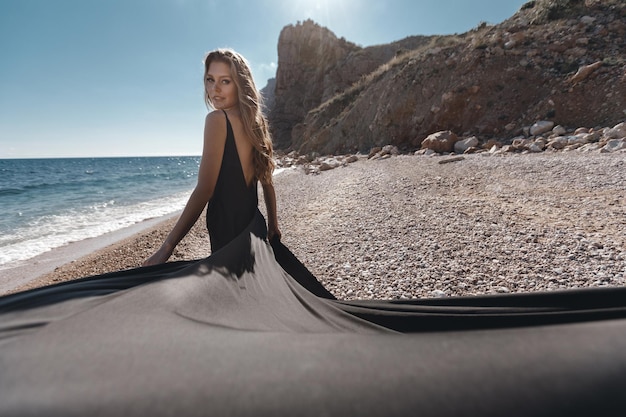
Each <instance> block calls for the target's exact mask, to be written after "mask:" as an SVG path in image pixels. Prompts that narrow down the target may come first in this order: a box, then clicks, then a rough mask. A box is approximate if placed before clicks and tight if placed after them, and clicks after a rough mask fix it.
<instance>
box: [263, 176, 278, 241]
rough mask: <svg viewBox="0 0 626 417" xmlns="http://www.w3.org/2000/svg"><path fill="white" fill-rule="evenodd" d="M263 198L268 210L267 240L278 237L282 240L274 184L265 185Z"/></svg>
mask: <svg viewBox="0 0 626 417" xmlns="http://www.w3.org/2000/svg"><path fill="white" fill-rule="evenodd" d="M263 197H264V198H265V207H266V208H267V238H268V239H270V240H271V239H272V238H274V237H277V238H278V239H280V237H281V233H280V229H279V228H278V214H277V209H276V191H275V190H274V184H273V183H271V182H270V183H269V184H263Z"/></svg>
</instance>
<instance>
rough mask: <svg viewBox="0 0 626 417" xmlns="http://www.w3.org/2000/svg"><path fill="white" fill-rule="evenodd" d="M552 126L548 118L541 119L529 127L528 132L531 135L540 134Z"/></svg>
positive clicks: (552, 123)
mask: <svg viewBox="0 0 626 417" xmlns="http://www.w3.org/2000/svg"><path fill="white" fill-rule="evenodd" d="M553 127H554V122H551V121H549V120H541V121H539V122H537V123H535V124H534V125H532V126H531V127H530V134H531V135H532V136H537V135H541V134H542V133H546V132H549V131H550V130H552V128H553Z"/></svg>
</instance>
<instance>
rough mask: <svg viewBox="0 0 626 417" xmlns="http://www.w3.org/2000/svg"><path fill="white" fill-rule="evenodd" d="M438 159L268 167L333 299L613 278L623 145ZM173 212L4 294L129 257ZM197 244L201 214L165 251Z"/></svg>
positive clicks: (122, 263)
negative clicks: (310, 171) (603, 150)
mask: <svg viewBox="0 0 626 417" xmlns="http://www.w3.org/2000/svg"><path fill="white" fill-rule="evenodd" d="M445 158H446V157H427V156H396V157H391V158H388V159H382V160H367V159H366V158H364V157H362V158H360V159H359V161H357V162H354V163H351V164H348V165H347V166H345V167H341V168H336V169H334V170H331V171H324V172H322V173H320V174H318V175H307V174H305V173H304V171H303V170H302V169H300V168H295V169H290V170H287V171H284V172H282V173H280V174H279V175H277V176H276V190H277V193H278V205H279V222H280V227H281V230H282V233H283V242H284V243H285V244H286V245H287V246H288V247H289V248H290V249H291V250H292V251H293V252H294V254H295V255H296V256H297V257H298V258H299V259H300V260H301V261H303V263H304V264H305V265H307V266H308V267H309V268H310V269H311V271H312V272H313V273H314V274H315V275H316V276H317V277H318V278H319V279H320V280H321V281H322V282H323V284H324V285H325V286H326V287H327V288H329V289H330V290H331V291H332V292H333V293H334V294H335V295H336V296H337V297H338V298H345V299H356V298H362V299H368V298H381V299H387V298H415V297H445V296H458V295H473V294H488V293H508V292H534V291H543V290H555V289H564V288H578V287H591V286H606V285H610V286H621V285H624V284H626V153H623V152H622V153H616V154H599V153H593V154H592V153H585V154H582V153H578V152H566V153H542V154H525V155H520V154H510V155H503V156H485V155H484V154H478V155H468V156H465V157H464V159H462V160H459V161H456V162H451V163H446V164H442V163H440V162H442V161H444V160H445ZM260 201H263V200H262V197H261V199H260ZM262 211H264V210H262ZM174 221H175V219H169V220H167V221H164V222H161V223H159V224H157V225H156V226H152V227H150V228H149V229H146V230H143V231H141V232H139V233H137V234H135V235H133V236H131V237H128V238H126V239H124V240H122V241H119V242H116V243H114V244H111V245H109V246H107V247H105V248H103V249H100V250H97V251H95V252H93V253H90V254H89V255H86V256H83V257H80V258H79V259H76V260H74V261H72V262H68V263H65V264H64V265H60V266H58V267H57V268H56V269H55V270H54V271H52V272H50V273H46V274H44V275H43V276H37V275H36V274H34V273H33V276H32V277H26V278H27V279H26V280H27V281H29V282H27V283H25V284H20V285H19V286H17V288H14V289H13V290H11V291H10V292H16V291H23V290H26V289H30V288H35V287H40V286H45V285H49V284H54V283H57V282H61V281H66V280H71V279H75V278H78V277H83V276H89V275H97V274H101V273H105V272H110V271H116V270H120V269H128V268H134V267H137V266H139V265H140V264H141V262H142V261H143V260H144V259H145V258H146V257H147V256H149V254H151V253H152V251H154V250H155V249H156V248H157V247H158V246H159V245H160V243H161V242H162V240H163V239H164V238H165V236H166V235H167V233H168V232H169V230H170V229H171V228H172V226H173V224H174ZM209 253H210V250H209V243H208V236H207V233H206V230H205V226H204V217H202V218H201V219H200V220H199V221H198V223H197V224H196V225H195V227H194V228H193V229H192V231H191V232H190V234H189V235H188V236H187V237H186V238H185V239H184V240H183V241H182V242H181V244H180V245H179V246H178V248H177V249H176V251H175V253H174V255H173V257H172V258H171V260H182V259H198V258H202V257H205V256H208V255H209ZM31 273H32V272H31ZM22 278H24V277H22Z"/></svg>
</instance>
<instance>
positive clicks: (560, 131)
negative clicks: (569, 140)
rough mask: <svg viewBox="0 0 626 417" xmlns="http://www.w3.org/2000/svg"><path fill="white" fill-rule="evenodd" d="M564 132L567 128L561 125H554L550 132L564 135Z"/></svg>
mask: <svg viewBox="0 0 626 417" xmlns="http://www.w3.org/2000/svg"><path fill="white" fill-rule="evenodd" d="M566 132H567V130H565V128H564V127H563V126H561V125H557V126H554V128H553V129H552V133H554V134H555V135H559V136H562V135H564V134H565V133H566Z"/></svg>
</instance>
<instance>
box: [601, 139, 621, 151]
mask: <svg viewBox="0 0 626 417" xmlns="http://www.w3.org/2000/svg"><path fill="white" fill-rule="evenodd" d="M622 149H626V139H611V140H609V141H608V142H607V143H606V145H604V147H603V148H602V149H600V152H602V153H609V152H617V151H619V150H622Z"/></svg>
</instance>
